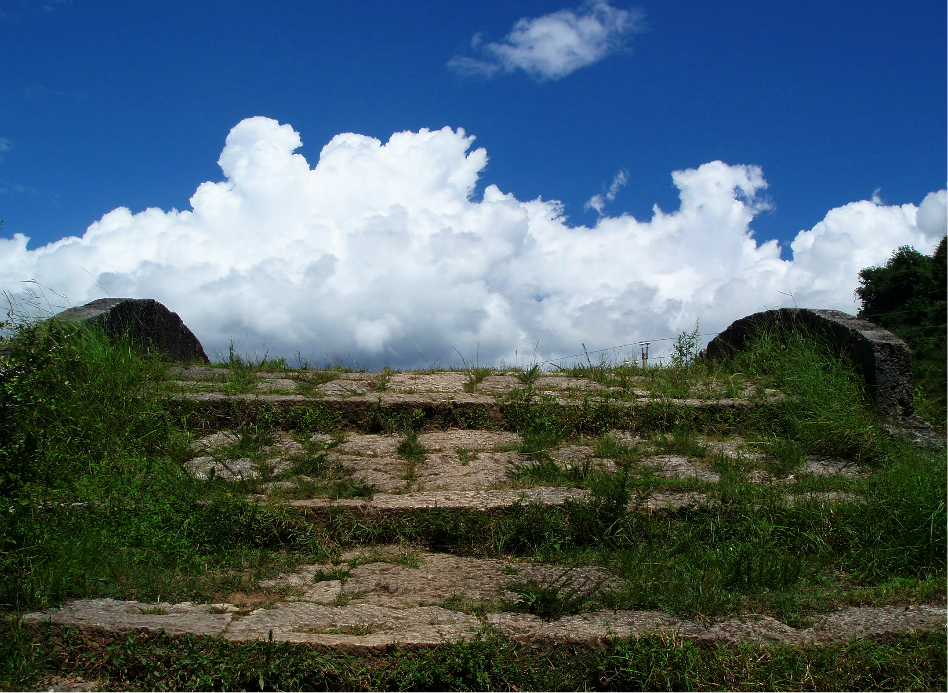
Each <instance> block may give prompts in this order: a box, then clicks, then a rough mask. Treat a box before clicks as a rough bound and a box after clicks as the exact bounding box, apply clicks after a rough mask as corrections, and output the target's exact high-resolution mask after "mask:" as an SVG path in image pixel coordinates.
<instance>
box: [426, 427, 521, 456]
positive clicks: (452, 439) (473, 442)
mask: <svg viewBox="0 0 948 693" xmlns="http://www.w3.org/2000/svg"><path fill="white" fill-rule="evenodd" d="M418 442H419V443H421V444H422V445H424V446H425V448H426V449H428V450H433V451H438V452H441V451H445V450H457V449H458V448H460V449H462V450H504V449H509V448H516V447H517V446H519V445H520V444H521V443H522V442H523V441H522V439H521V438H520V436H519V435H518V434H516V433H511V432H509V431H474V430H466V429H464V430H462V429H451V430H448V431H432V432H430V433H422V434H421V435H419V436H418Z"/></svg>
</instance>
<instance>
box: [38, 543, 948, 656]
mask: <svg viewBox="0 0 948 693" xmlns="http://www.w3.org/2000/svg"><path fill="white" fill-rule="evenodd" d="M530 586H533V587H537V586H541V587H547V588H553V589H558V590H560V591H561V592H563V593H568V594H570V595H572V596H573V597H574V598H577V595H578V598H579V599H580V601H582V599H586V600H587V601H588V608H586V607H585V606H584V605H582V604H579V605H578V607H577V608H576V609H573V611H576V613H570V614H567V615H563V616H561V617H559V618H553V619H549V620H547V619H544V618H541V617H540V616H538V615H534V614H531V613H525V612H524V610H523V608H522V605H523V604H524V602H523V600H522V598H521V597H522V595H523V594H525V590H528V589H530ZM260 587H261V590H260V591H259V592H257V593H235V594H233V595H231V596H230V597H229V598H228V599H227V600H226V601H225V602H222V603H218V604H193V603H190V602H184V603H180V604H161V603H159V604H145V603H141V602H136V601H117V600H112V599H94V600H87V601H75V602H70V603H68V604H66V605H65V606H64V607H63V608H61V609H52V610H49V611H47V612H37V613H32V614H28V615H26V616H25V617H24V619H23V621H24V623H27V624H32V625H37V626H38V625H41V624H44V623H47V622H49V623H51V624H54V625H58V626H71V627H74V628H77V629H80V630H88V629H103V630H106V631H113V632H121V631H127V630H144V631H149V632H158V631H160V630H164V632H165V633H167V634H170V635H182V634H186V633H192V634H196V635H207V636H213V637H222V638H226V639H228V640H234V641H254V640H266V639H268V638H269V637H270V636H271V634H272V637H273V640H275V641H280V642H296V643H306V644H309V645H312V646H315V647H318V648H320V649H325V650H330V651H338V652H347V653H353V654H369V653H378V652H382V651H384V650H385V649H387V648H390V647H392V646H396V647H398V648H402V649H414V648H419V647H432V646H437V645H439V644H441V643H443V642H457V641H461V640H464V639H468V638H472V637H475V636H476V634H477V633H478V632H480V631H481V630H482V629H483V628H484V627H485V626H486V627H491V628H494V629H496V630H497V631H499V632H500V633H501V634H502V635H504V636H506V637H508V638H511V639H515V640H520V641H533V642H537V641H546V642H552V643H574V644H595V643H601V642H603V641H604V640H606V639H609V638H612V637H619V638H635V637H639V636H642V635H645V634H650V633H655V634H666V635H673V636H675V637H680V638H684V639H688V640H692V641H695V642H697V643H703V644H729V643H738V642H742V641H750V642H757V643H760V644H767V643H785V644H797V645H809V644H821V643H842V642H846V641H849V640H851V639H852V638H855V637H863V636H867V635H881V634H885V633H906V632H910V631H926V630H936V629H943V628H944V627H945V625H944V624H945V608H944V605H943V604H938V605H915V606H911V607H901V606H899V607H892V606H887V607H852V608H848V609H843V610H840V611H836V612H834V613H831V614H815V615H813V616H811V617H810V619H809V620H810V621H811V622H812V625H811V626H810V627H807V628H793V627H791V626H789V625H787V624H785V623H782V622H780V621H778V620H776V619H774V618H772V617H768V616H747V617H740V618H730V619H720V620H717V621H713V622H711V623H707V622H703V623H699V622H697V621H694V620H691V619H686V618H681V617H676V616H672V615H670V614H664V613H660V612H655V611H631V610H606V609H602V608H600V607H597V606H596V602H595V598H596V596H597V595H599V594H603V593H606V592H609V591H614V590H617V589H621V588H622V581H621V580H619V579H617V578H616V577H614V576H612V575H611V574H610V573H609V572H608V571H606V570H604V569H603V568H600V567H596V566H586V567H577V568H574V569H570V568H566V567H564V566H560V565H550V564H543V563H532V562H529V561H521V560H513V559H478V558H467V557H460V556H454V555H450V554H437V553H428V552H424V551H421V550H418V549H414V548H412V547H406V546H388V547H366V548H362V549H357V550H353V551H350V552H348V553H347V554H344V555H343V556H342V560H341V561H340V562H339V563H338V564H335V565H333V564H323V565H310V566H303V567H302V568H301V569H300V570H299V571H297V572H295V573H292V574H285V575H281V576H279V577H277V578H275V579H272V580H269V581H264V582H261V583H260ZM518 604H519V605H520V607H518Z"/></svg>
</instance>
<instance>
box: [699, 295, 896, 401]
mask: <svg viewBox="0 0 948 693" xmlns="http://www.w3.org/2000/svg"><path fill="white" fill-rule="evenodd" d="M776 327H783V328H785V329H805V330H807V331H809V332H810V333H811V334H814V335H816V336H818V337H823V338H826V339H828V340H829V341H830V342H831V343H833V344H834V345H835V346H836V348H837V349H838V350H839V351H840V353H842V354H845V355H846V356H848V357H849V358H851V359H852V360H853V362H854V363H855V364H856V366H857V367H858V368H859V369H860V371H861V372H862V375H863V377H864V378H865V380H866V384H867V385H868V386H869V392H870V395H871V396H872V398H873V401H874V403H875V405H876V409H878V411H879V413H880V414H882V415H883V416H885V417H887V418H892V419H904V418H908V417H911V416H912V415H913V413H914V404H913V389H912V352H911V351H910V350H909V348H908V346H907V345H906V344H905V342H903V341H902V340H901V339H899V338H898V337H896V336H895V335H894V334H892V333H891V332H889V331H888V330H884V329H882V328H881V327H878V326H877V325H873V324H872V323H871V322H868V321H866V320H861V319H859V318H855V317H853V316H852V315H849V314H847V313H843V312H842V311H838V310H816V309H812V308H780V309H779V310H767V311H764V312H761V313H754V314H753V315H748V316H747V317H744V318H741V319H740V320H736V321H734V322H733V323H731V325H730V326H729V327H728V328H727V329H726V330H724V332H722V333H721V334H719V335H718V336H717V337H715V338H714V339H713V340H712V341H711V343H710V344H708V347H707V349H705V351H704V356H705V358H707V359H710V360H720V359H724V358H727V357H729V356H731V355H732V354H735V353H737V352H740V351H743V350H744V349H745V348H746V347H747V346H748V344H749V343H750V341H751V340H752V339H753V338H754V336H755V335H756V334H757V333H758V332H759V331H760V330H762V329H763V330H767V329H773V328H776Z"/></svg>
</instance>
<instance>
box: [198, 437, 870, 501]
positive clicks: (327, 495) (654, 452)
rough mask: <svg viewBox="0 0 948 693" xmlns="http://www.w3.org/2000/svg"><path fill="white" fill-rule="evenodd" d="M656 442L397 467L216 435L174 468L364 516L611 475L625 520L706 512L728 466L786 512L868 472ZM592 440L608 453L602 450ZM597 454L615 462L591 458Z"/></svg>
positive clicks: (398, 440)
mask: <svg viewBox="0 0 948 693" xmlns="http://www.w3.org/2000/svg"><path fill="white" fill-rule="evenodd" d="M300 440H302V441H303V442H302V443H301V442H300ZM657 440H658V439H652V440H648V439H643V438H641V437H639V436H636V435H634V434H631V433H629V432H627V431H618V430H617V431H611V432H609V433H608V434H606V435H605V436H604V437H597V438H596V439H583V438H579V439H574V440H572V441H568V442H566V443H564V444H561V445H554V446H551V447H550V448H548V449H547V450H545V451H543V452H542V453H541V454H539V455H527V454H524V453H523V452H521V448H522V446H523V439H522V437H521V436H520V435H518V434H516V433H512V432H508V431H493V430H469V429H449V430H444V431H430V432H427V433H421V434H417V435H415V436H414V438H413V446H414V447H412V448H411V450H409V452H412V453H413V455H412V456H411V457H410V458H409V457H406V454H407V453H406V451H405V449H404V445H405V444H406V443H407V442H408V441H409V437H408V436H407V435H405V434H364V433H360V432H358V431H353V432H349V433H337V434H335V435H328V434H316V435H313V436H311V437H310V438H309V439H306V438H305V437H304V438H299V437H298V436H294V435H293V434H292V433H290V432H283V431H277V432H276V433H275V434H274V435H273V442H272V443H270V444H269V445H267V446H265V447H264V448H262V450H261V451H260V452H258V453H256V454H252V457H236V456H235V455H234V454H233V453H232V452H229V451H231V450H234V449H238V448H236V447H235V446H239V436H238V435H237V434H236V433H234V432H231V431H219V432H216V433H213V434H210V435H207V436H204V437H202V438H200V439H198V440H195V441H194V442H193V443H192V444H191V447H192V450H193V451H194V452H193V454H194V458H193V459H192V460H190V461H189V462H188V463H187V464H186V467H187V468H188V469H189V470H190V471H191V473H192V474H194V475H195V476H196V477H197V478H199V479H210V478H212V477H213V478H222V479H231V480H244V481H246V482H249V483H250V490H249V493H250V495H249V496H248V497H249V498H251V499H253V500H255V501H259V502H271V503H287V504H290V505H293V506H295V507H298V508H305V509H309V510H313V511H319V510H326V509H329V508H343V509H352V510H358V511H365V512H368V511H401V510H425V509H431V508H452V509H460V510H473V511H489V510H494V509H499V508H510V507H513V506H515V505H516V504H518V503H520V504H524V503H540V504H545V505H561V504H562V503H564V502H566V501H567V500H580V499H582V498H585V497H586V496H587V495H588V494H589V485H590V484H591V483H592V482H593V481H594V480H595V479H596V478H601V477H602V475H610V474H616V473H619V472H624V473H626V474H628V475H629V476H630V478H631V479H632V480H633V481H634V482H635V483H634V491H635V493H634V496H633V500H632V503H630V505H629V509H630V510H632V511H658V510H681V509H684V508H690V507H695V506H699V505H707V504H708V503H709V502H711V501H709V497H712V496H713V495H714V491H715V489H716V487H717V484H718V482H719V481H720V480H721V475H722V474H723V473H724V470H726V469H728V468H729V467H732V466H733V465H734V464H736V463H739V464H742V465H743V471H741V472H740V474H741V475H742V476H743V478H744V479H745V480H746V481H748V482H749V483H753V484H757V485H777V487H778V488H781V489H786V491H785V495H786V496H787V497H788V498H789V499H790V500H791V502H800V501H801V500H802V499H806V498H809V499H814V500H818V501H819V502H823V503H826V502H847V501H853V500H860V498H859V497H858V496H857V495H854V494H853V493H847V492H844V491H836V492H832V491H831V492H825V493H817V492H814V491H813V490H812V489H806V488H804V489H797V488H796V485H795V484H796V482H797V477H800V479H801V480H802V479H806V478H808V477H832V476H836V477H842V478H847V477H848V478H856V477H860V476H865V475H867V474H868V473H869V470H868V469H866V468H863V467H860V466H858V465H856V464H853V463H850V462H847V461H845V460H840V459H837V458H830V457H810V458H807V459H806V460H805V461H804V463H803V464H802V465H801V466H800V467H799V468H798V469H797V470H795V472H794V473H793V474H789V475H786V476H783V477H775V476H774V475H773V474H771V473H770V472H769V471H768V470H767V464H768V461H767V457H766V455H765V453H764V452H763V451H762V450H761V449H760V448H759V447H758V446H756V445H755V444H753V443H750V442H747V441H744V440H743V439H741V438H738V437H730V438H727V439H723V440H722V439H713V438H708V437H704V436H702V437H698V438H695V439H694V444H695V445H698V446H700V448H701V449H702V450H704V451H705V455H704V456H703V457H700V456H699V457H695V456H689V455H687V454H681V453H675V454H670V453H667V452H662V450H661V449H660V448H661V445H660V443H659V442H657ZM597 441H598V445H599V447H597ZM603 441H606V442H608V443H609V444H610V445H611V447H610V446H605V447H603V445H604V444H603ZM597 451H599V453H598V454H599V455H609V454H611V455H616V457H609V456H597ZM537 470H539V471H537ZM555 470H559V471H558V472H555ZM554 472H555V473H558V474H559V476H560V477H561V478H560V480H559V481H558V482H554V483H551V482H550V481H548V480H547V481H544V479H545V478H547V479H548V478H549V475H550V474H551V473H554ZM544 475H546V476H544ZM636 480H637V481H636ZM643 482H644V483H643ZM682 484H684V486H682ZM245 487H246V484H245ZM676 487H677V488H676Z"/></svg>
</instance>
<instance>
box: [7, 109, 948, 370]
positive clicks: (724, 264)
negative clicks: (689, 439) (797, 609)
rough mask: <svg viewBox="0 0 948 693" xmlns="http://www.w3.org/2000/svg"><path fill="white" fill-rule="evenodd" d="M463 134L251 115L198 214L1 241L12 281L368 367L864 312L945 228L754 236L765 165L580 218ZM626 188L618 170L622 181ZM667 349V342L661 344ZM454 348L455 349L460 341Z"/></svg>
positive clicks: (935, 221)
mask: <svg viewBox="0 0 948 693" xmlns="http://www.w3.org/2000/svg"><path fill="white" fill-rule="evenodd" d="M473 140H474V138H473V137H471V136H468V135H467V134H465V132H464V131H463V130H452V129H450V128H444V129H442V130H436V131H430V130H421V131H419V132H400V133H396V134H394V135H392V136H391V138H390V139H389V140H388V142H386V143H384V144H383V143H382V142H380V141H379V140H377V139H374V138H371V137H365V136H362V135H357V134H353V133H346V134H341V135H337V136H336V137H334V138H333V139H332V140H331V141H330V142H329V143H328V144H327V145H326V146H325V147H323V149H322V152H321V153H320V156H319V160H318V161H317V162H316V164H315V166H310V163H309V162H307V160H306V159H305V158H304V157H303V156H302V155H300V154H295V153H294V151H295V150H296V149H297V148H298V147H299V146H300V143H301V140H300V136H299V134H298V133H296V132H295V131H294V130H293V128H292V127H291V126H290V125H287V124H282V125H281V124H279V123H277V122H276V121H274V120H271V119H268V118H263V117H255V118H249V119H247V120H244V121H242V122H240V123H239V124H238V125H237V126H235V127H234V128H233V130H231V132H230V134H229V135H228V137H227V141H226V144H225V146H224V149H223V152H222V153H221V156H220V159H219V163H220V166H221V169H222V171H223V174H224V180H223V181H221V182H206V183H202V184H201V185H200V186H198V188H197V190H196V191H195V193H194V195H193V196H192V198H191V209H189V210H183V211H178V210H174V209H173V210H170V211H164V210H161V209H156V208H152V209H147V210H145V211H143V212H140V213H138V214H132V213H131V212H130V211H129V210H128V209H126V208H119V209H115V210H113V211H111V212H109V213H108V214H106V215H105V216H103V217H102V218H101V219H100V220H99V221H97V222H95V223H93V224H92V225H91V226H89V227H88V229H86V231H85V233H84V234H83V235H82V236H74V237H69V238H65V239H62V240H60V241H57V242H55V243H51V244H49V245H46V246H42V247H39V248H36V249H28V245H27V243H28V238H27V237H26V236H25V235H23V234H20V233H17V234H15V235H14V236H13V237H12V238H0V289H4V290H6V291H8V292H9V293H11V294H12V295H13V296H14V297H17V296H19V297H22V296H24V295H25V290H26V289H28V288H29V286H30V285H24V284H22V282H24V281H28V280H35V281H36V282H38V283H39V284H41V285H43V286H46V287H49V288H51V289H53V290H55V291H56V292H58V293H59V294H62V295H63V296H65V297H67V298H68V301H69V303H70V304H72V305H80V304H83V303H86V302H88V301H91V300H94V299H96V298H101V297H103V296H106V295H110V296H116V297H119V296H122V297H132V298H154V299H156V300H158V301H161V302H162V303H164V304H165V305H166V306H168V307H169V308H170V309H171V310H173V311H176V312H178V313H179V314H180V315H181V317H182V318H183V320H184V321H185V323H186V324H187V325H188V326H189V327H190V328H191V329H192V330H193V331H194V332H195V334H196V335H197V336H198V338H199V339H200V340H201V341H202V343H203V344H204V346H205V349H206V350H207V351H208V353H209V354H212V355H213V354H226V353H227V350H228V346H229V345H230V343H231V341H232V340H233V341H234V342H235V344H236V347H237V349H238V351H241V352H242V353H254V352H256V353H257V354H259V355H262V354H263V353H265V352H267V353H269V355H270V356H271V357H277V356H285V357H287V358H288V359H290V360H291V361H292V359H293V356H294V355H296V354H297V353H300V354H302V356H303V357H305V358H308V359H309V360H310V361H314V362H319V363H324V362H326V361H329V360H332V359H333V357H334V356H335V357H339V358H341V359H343V360H344V361H346V362H347V363H351V361H350V357H351V359H352V360H353V361H354V362H355V363H357V364H359V365H361V366H365V367H378V366H380V365H389V366H392V367H407V366H413V365H425V364H426V363H436V362H437V363H441V364H442V365H445V364H452V363H457V362H458V360H459V359H458V358H457V352H460V353H461V354H463V355H464V356H465V358H467V359H468V360H469V361H472V360H473V359H474V357H475V355H477V357H478V358H479V360H480V363H481V364H496V363H499V362H500V361H506V362H507V363H510V364H517V363H519V361H518V359H520V358H521V357H522V356H523V355H525V354H526V355H527V356H528V357H529V358H531V359H532V358H533V357H534V356H535V357H536V358H538V359H539V360H545V359H552V358H557V357H562V356H565V355H571V354H575V353H576V352H577V350H578V348H579V347H580V344H582V343H585V344H586V346H587V347H588V348H589V349H599V348H606V347H611V346H615V345H621V344H628V343H630V342H634V341H636V340H641V339H656V338H663V337H669V336H674V335H676V334H677V333H678V332H680V331H682V330H685V329H690V328H691V327H693V325H694V323H695V320H696V319H700V320H701V324H702V327H703V330H702V331H704V332H714V331H719V330H721V329H723V328H724V327H726V326H727V325H728V324H729V323H730V322H731V321H733V320H734V319H736V318H739V317H742V316H744V315H747V314H749V313H752V312H755V311H759V310H763V309H765V308H770V307H777V306H781V305H792V303H791V299H790V298H789V297H788V294H792V296H793V300H794V301H795V302H796V303H797V305H799V306H801V307H802V306H810V307H820V308H837V309H841V310H844V311H847V312H855V311H856V310H857V308H858V306H857V304H856V300H855V298H854V294H853V292H854V289H855V288H856V286H857V285H858V271H859V270H860V269H862V268H863V267H867V266H869V265H874V264H880V263H883V262H885V261H886V260H887V259H888V257H889V256H890V255H891V253H892V251H893V250H894V249H896V248H898V247H899V246H902V245H912V246H914V247H916V248H918V249H919V250H921V251H923V252H930V251H931V250H932V249H933V248H934V246H935V245H936V244H937V242H938V241H939V240H940V238H941V236H942V235H943V234H944V233H945V215H946V191H945V190H941V191H938V192H934V193H932V194H931V195H929V196H928V197H926V198H925V199H924V201H923V202H922V203H921V205H920V206H919V207H916V206H915V205H912V204H905V205H902V206H889V207H886V206H881V205H878V204H875V203H873V202H872V201H869V200H864V201H859V202H853V203H851V204H848V205H845V206H843V207H839V208H837V209H833V210H830V211H829V212H828V213H827V215H826V217H825V219H823V221H821V222H820V223H818V224H817V225H816V226H814V227H813V228H812V229H810V230H806V231H801V232H800V233H799V234H798V236H797V237H796V239H795V240H794V241H793V243H792V246H791V248H792V250H793V259H792V260H782V259H781V256H780V249H779V247H778V246H777V243H776V242H775V241H770V242H767V243H758V242H757V241H756V240H755V239H754V237H753V231H752V226H751V225H752V222H753V219H754V216H755V215H756V214H757V213H758V212H759V211H760V210H761V209H763V208H765V207H766V203H765V201H764V198H763V191H764V189H765V188H766V187H767V183H766V181H765V179H764V176H763V172H762V171H761V169H760V168H758V167H756V166H748V165H727V164H725V163H722V162H720V161H714V162H710V163H705V164H702V165H701V166H698V167H697V168H694V169H687V170H682V171H675V172H673V173H672V180H673V182H674V184H675V186H676V187H677V188H678V190H679V197H680V204H679V207H678V209H676V210H673V211H664V210H661V209H659V208H658V207H657V206H656V207H654V209H653V213H652V216H651V218H650V219H647V220H638V219H635V218H633V217H632V216H629V215H622V216H617V217H611V216H608V215H604V216H600V217H599V218H598V220H597V222H596V224H595V225H592V226H571V225H569V224H568V223H567V222H566V220H565V218H564V216H563V214H562V209H561V206H560V204H559V203H557V202H555V201H543V200H540V199H537V200H532V201H521V200H518V199H516V198H515V197H514V196H513V195H511V194H506V193H504V192H502V191H501V190H499V189H498V188H497V187H496V186H494V185H488V186H487V187H486V189H485V191H484V194H483V196H482V197H481V198H480V199H475V198H474V190H475V185H476V183H477V181H478V177H479V175H480V173H481V172H482V170H483V169H484V167H485V166H486V164H487V153H486V152H485V151H484V150H483V149H474V148H473V147H472V145H473ZM614 187H615V190H618V184H616V185H615V186H614ZM653 349H654V347H653ZM455 350H456V351H455Z"/></svg>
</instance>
